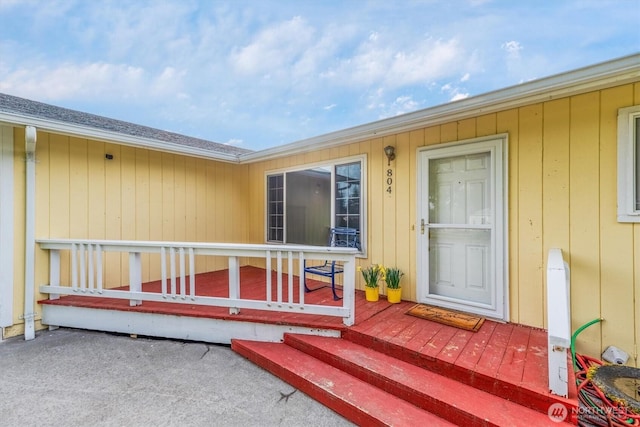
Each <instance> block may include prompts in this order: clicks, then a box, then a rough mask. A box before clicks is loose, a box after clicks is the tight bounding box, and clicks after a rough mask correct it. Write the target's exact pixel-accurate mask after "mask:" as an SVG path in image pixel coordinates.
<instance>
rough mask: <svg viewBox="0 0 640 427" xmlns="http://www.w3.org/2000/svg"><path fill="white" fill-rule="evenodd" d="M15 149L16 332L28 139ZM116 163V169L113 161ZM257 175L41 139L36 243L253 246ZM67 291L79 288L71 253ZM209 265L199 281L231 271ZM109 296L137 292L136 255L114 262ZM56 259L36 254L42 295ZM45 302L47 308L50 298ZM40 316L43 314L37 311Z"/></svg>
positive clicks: (18, 138)
mask: <svg viewBox="0 0 640 427" xmlns="http://www.w3.org/2000/svg"><path fill="white" fill-rule="evenodd" d="M14 140H15V143H14V147H15V148H14V149H15V159H16V160H15V182H16V189H15V198H14V207H15V236H16V239H15V246H14V253H15V254H14V256H15V265H16V269H15V274H14V277H15V281H14V283H15V284H16V285H15V289H14V295H15V298H14V304H15V305H14V314H15V316H16V319H15V323H16V324H18V323H22V321H21V320H19V319H18V318H17V316H18V315H19V314H21V313H23V312H24V308H23V304H24V300H23V295H24V291H23V284H24V182H25V162H24V129H21V128H16V129H15V133H14ZM107 153H109V154H112V155H113V160H106V159H105V154H107ZM247 171H248V166H242V165H236V164H229V163H222V162H214V161H208V160H203V159H196V158H191V157H184V156H178V155H172V154H164V153H160V152H156V151H150V150H145V149H138V148H131V147H126V146H120V145H115V144H109V143H103V142H97V141H91V140H86V139H80V138H74V137H68V136H63V135H57V134H49V133H46V132H41V131H39V132H38V136H37V144H36V237H37V238H74V239H85V238H88V239H107V240H109V239H114V240H165V241H195V242H200V241H208V242H240V243H243V242H246V241H247V233H246V228H245V224H246V223H247V220H248V219H247V211H248V209H247V203H248V200H249V199H248V198H247V197H246V195H247V193H248V191H247V185H248V175H247ZM61 255H62V257H63V258H62V281H63V283H69V280H70V279H69V257H68V253H65V251H63V252H62V253H61ZM142 261H143V280H144V281H149V280H156V279H159V277H160V259H159V257H151V258H150V257H149V256H148V255H145V256H144V257H143V260H142ZM227 262H228V260H227V259H226V258H224V259H223V258H219V257H202V258H199V259H197V261H196V270H197V272H203V271H210V270H217V269H223V268H226V266H227ZM104 271H105V286H107V287H109V286H120V285H122V284H126V283H128V280H129V276H128V275H129V272H128V260H127V258H126V255H122V256H121V255H119V254H114V253H107V254H105V261H104ZM48 274H49V273H48V252H46V251H42V250H40V249H39V248H37V247H36V276H35V277H36V286H38V285H40V284H44V283H48V281H49V280H48ZM44 297H45V296H44V295H39V296H38V298H44ZM37 311H38V312H39V311H40V310H37Z"/></svg>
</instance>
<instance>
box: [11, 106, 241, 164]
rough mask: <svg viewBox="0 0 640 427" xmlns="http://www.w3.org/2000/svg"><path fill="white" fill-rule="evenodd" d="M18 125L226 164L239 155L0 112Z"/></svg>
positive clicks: (237, 160) (234, 161)
mask: <svg viewBox="0 0 640 427" xmlns="http://www.w3.org/2000/svg"><path fill="white" fill-rule="evenodd" d="M2 122H4V123H7V124H10V125H13V126H15V125H19V126H34V127H35V128H36V129H38V130H42V131H45V132H51V133H58V134H63V135H71V136H77V137H80V138H86V139H91V140H94V141H101V142H107V143H112V144H120V145H127V146H130V147H136V148H147V149H149V150H155V151H162V152H165V153H172V154H180V155H184V156H191V157H198V158H203V159H208V160H217V161H223V162H229V163H238V162H239V158H238V156H237V155H234V154H224V153H219V152H216V151H212V150H207V149H203V148H197V147H190V146H188V145H182V144H175V143H172V142H166V141H159V140H156V139H151V138H143V137H139V136H132V135H127V134H123V133H119V132H112V131H106V130H101V129H96V128H93V127H89V126H81V125H76V124H73V123H65V122H60V121H57V120H47V119H42V118H37V117H32V116H27V115H21V114H12V113H6V112H0V123H2Z"/></svg>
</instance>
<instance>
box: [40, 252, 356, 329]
mask: <svg viewBox="0 0 640 427" xmlns="http://www.w3.org/2000/svg"><path fill="white" fill-rule="evenodd" d="M36 242H37V243H38V244H39V245H40V248H42V249H46V250H48V251H49V284H48V285H42V286H40V292H41V293H47V294H49V298H50V299H57V298H59V296H60V295H84V296H94V297H108V298H120V299H128V300H129V302H130V305H132V306H135V305H140V304H142V303H143V301H156V302H171V303H180V304H192V305H193V304H196V305H205V306H215V307H229V312H230V313H231V314H237V313H239V312H240V310H241V309H257V310H270V311H280V312H295V313H299V314H320V315H325V316H335V317H342V318H343V323H344V324H345V325H347V326H351V325H353V324H354V321H355V273H356V268H355V255H356V253H357V250H356V249H352V248H331V247H319V246H292V245H286V246H273V245H250V244H235V243H196V242H149V241H118V240H70V239H38V240H36ZM60 251H70V257H71V274H70V276H71V283H70V284H66V285H63V284H61V283H60V280H61V279H60V273H61V269H60ZM105 252H119V253H128V254H129V290H120V289H107V288H105V287H104V283H103V277H104V271H103V254H104V253H105ZM144 253H147V254H160V260H161V261H160V270H161V271H160V277H161V292H160V293H157V292H145V291H143V289H142V257H141V254H144ZM199 255H205V256H222V257H227V258H228V265H229V298H224V297H208V296H201V295H198V294H197V283H196V275H195V257H196V256H199ZM240 257H248V258H262V259H264V261H265V266H266V268H265V270H266V277H265V299H264V300H255V299H242V298H240V286H241V283H240V264H239V260H238V259H239V258H240ZM305 259H315V260H318V259H322V260H325V259H326V260H330V261H333V260H335V261H340V262H342V263H344V273H343V276H344V277H343V299H342V306H329V305H318V304H307V303H305V300H304V297H305V290H304V283H303V280H299V283H298V295H299V298H298V300H297V301H294V283H293V276H294V274H295V272H294V261H298V277H300V278H302V277H304V270H303V269H304V260H305ZM274 260H275V271H276V280H275V283H273V280H272V266H273V261H274ZM283 263H286V265H287V271H288V272H289V274H288V275H287V280H286V283H285V281H284V280H283V278H284V276H283V274H284V272H283ZM187 265H188V269H187V268H186V267H187ZM187 277H188V281H187ZM178 278H179V279H180V280H179V281H178V280H177V279H178ZM187 283H188V286H187ZM123 285H124V284H123ZM252 286H255V284H252ZM274 286H275V287H276V292H275V293H276V298H275V299H274V298H272V295H273V292H272V291H273V287H274ZM284 286H287V288H286V289H287V292H286V295H287V299H286V301H285V300H284V299H283V294H284V289H285V288H284Z"/></svg>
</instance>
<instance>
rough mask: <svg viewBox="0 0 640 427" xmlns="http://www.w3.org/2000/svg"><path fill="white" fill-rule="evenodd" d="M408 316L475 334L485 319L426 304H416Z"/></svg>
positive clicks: (408, 312)
mask: <svg viewBox="0 0 640 427" xmlns="http://www.w3.org/2000/svg"><path fill="white" fill-rule="evenodd" d="M406 314H408V315H410V316H415V317H419V318H421V319H427V320H431V321H433V322H438V323H442V324H443V325H449V326H454V327H456V328H460V329H464V330H466V331H473V332H477V331H478V329H480V326H482V324H483V323H484V317H478V316H472V315H470V314H466V313H460V312H457V311H451V310H447V309H444V308H440V307H433V306H431V305H426V304H416V305H414V306H413V307H411V308H410V309H409V310H408V311H407V312H406Z"/></svg>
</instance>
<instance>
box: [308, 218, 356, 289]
mask: <svg viewBox="0 0 640 427" xmlns="http://www.w3.org/2000/svg"><path fill="white" fill-rule="evenodd" d="M329 246H331V247H338V248H357V247H358V230H356V229H355V228H346V227H337V228H332V229H331V230H330V231H329ZM343 272H344V266H343V265H342V264H341V263H339V262H336V261H325V262H324V263H323V264H319V265H312V266H307V261H306V260H305V262H304V290H305V292H313V291H317V290H318V289H322V288H327V287H329V285H324V286H319V287H317V288H314V289H309V287H307V274H317V275H318V276H323V277H330V278H331V291H332V292H333V299H334V300H336V301H337V300H339V299H341V298H342V297H339V296H338V294H336V274H341V273H343Z"/></svg>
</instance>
